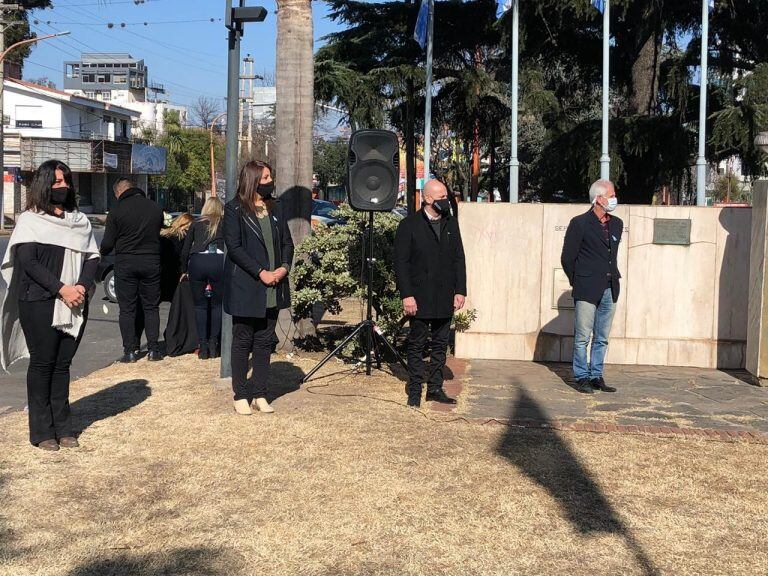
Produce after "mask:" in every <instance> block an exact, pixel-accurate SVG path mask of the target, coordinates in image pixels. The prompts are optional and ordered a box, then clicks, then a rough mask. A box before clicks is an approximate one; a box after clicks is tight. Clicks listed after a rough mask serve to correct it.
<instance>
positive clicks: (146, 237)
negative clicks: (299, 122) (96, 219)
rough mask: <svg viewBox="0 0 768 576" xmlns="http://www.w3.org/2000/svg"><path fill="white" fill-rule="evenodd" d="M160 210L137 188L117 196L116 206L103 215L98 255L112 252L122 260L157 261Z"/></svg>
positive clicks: (161, 211) (161, 225) (161, 226)
mask: <svg viewBox="0 0 768 576" xmlns="http://www.w3.org/2000/svg"><path fill="white" fill-rule="evenodd" d="M162 228H163V209H162V208H160V205H159V204H157V203H156V202H154V201H153V200H150V199H149V198H147V197H146V196H145V195H144V192H142V191H141V190H140V189H139V188H130V189H128V190H126V191H125V192H123V193H122V194H121V195H120V199H119V200H118V201H117V205H116V206H113V207H112V209H111V210H110V211H109V214H107V223H106V224H105V227H104V238H103V239H102V241H101V255H102V256H106V255H107V254H109V253H110V252H112V250H113V249H114V251H115V254H116V255H117V257H118V258H122V257H125V256H156V257H160V230H161V229H162Z"/></svg>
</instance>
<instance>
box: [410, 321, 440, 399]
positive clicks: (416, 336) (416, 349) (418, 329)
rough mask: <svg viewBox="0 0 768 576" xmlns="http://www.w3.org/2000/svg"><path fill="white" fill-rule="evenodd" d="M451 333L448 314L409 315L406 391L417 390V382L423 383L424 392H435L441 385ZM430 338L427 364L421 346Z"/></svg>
mask: <svg viewBox="0 0 768 576" xmlns="http://www.w3.org/2000/svg"><path fill="white" fill-rule="evenodd" d="M450 333H451V318H438V319H421V318H411V333H410V335H409V336H408V392H409V394H414V395H415V394H417V393H418V394H421V385H422V384H423V383H424V382H426V383H427V391H428V392H437V391H439V390H441V389H442V387H443V368H445V354H446V351H447V350H448V337H449V336H450ZM428 338H429V339H430V340H431V346H430V348H431V355H430V358H429V366H427V365H426V363H425V362H424V346H426V344H427V339H428Z"/></svg>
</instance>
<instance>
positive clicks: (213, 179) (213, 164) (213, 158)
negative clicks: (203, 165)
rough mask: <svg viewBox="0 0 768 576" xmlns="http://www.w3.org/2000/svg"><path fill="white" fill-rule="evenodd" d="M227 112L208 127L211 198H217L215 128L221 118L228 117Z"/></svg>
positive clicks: (217, 117)
mask: <svg viewBox="0 0 768 576" xmlns="http://www.w3.org/2000/svg"><path fill="white" fill-rule="evenodd" d="M226 115H227V113H226V112H222V113H221V114H219V115H218V116H216V118H214V119H213V122H211V125H210V126H209V127H208V131H209V132H210V137H211V138H210V140H211V197H212V198H216V155H215V154H214V149H213V128H214V126H216V122H218V121H219V120H220V119H221V118H223V117H224V116H226Z"/></svg>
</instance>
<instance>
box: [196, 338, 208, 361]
mask: <svg viewBox="0 0 768 576" xmlns="http://www.w3.org/2000/svg"><path fill="white" fill-rule="evenodd" d="M197 357H198V358H199V359H200V360H208V358H210V357H211V352H210V348H209V346H208V342H200V346H199V347H198V349H197Z"/></svg>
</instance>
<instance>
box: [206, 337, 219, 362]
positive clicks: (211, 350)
mask: <svg viewBox="0 0 768 576" xmlns="http://www.w3.org/2000/svg"><path fill="white" fill-rule="evenodd" d="M208 357H209V358H219V357H221V345H220V344H219V341H218V340H211V341H210V342H208Z"/></svg>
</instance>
